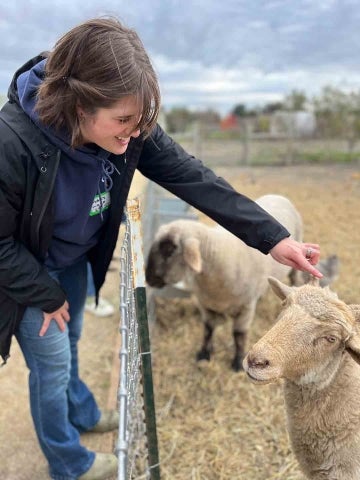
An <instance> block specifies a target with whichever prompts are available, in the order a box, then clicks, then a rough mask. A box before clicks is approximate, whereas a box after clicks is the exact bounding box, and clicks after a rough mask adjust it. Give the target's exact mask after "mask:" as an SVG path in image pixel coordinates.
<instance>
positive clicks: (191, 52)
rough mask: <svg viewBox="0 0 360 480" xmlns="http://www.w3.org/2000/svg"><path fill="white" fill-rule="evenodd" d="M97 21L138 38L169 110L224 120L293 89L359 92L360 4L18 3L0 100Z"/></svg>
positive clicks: (0, 18)
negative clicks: (241, 106)
mask: <svg viewBox="0 0 360 480" xmlns="http://www.w3.org/2000/svg"><path fill="white" fill-rule="evenodd" d="M5 4H6V5H5ZM100 15H115V16H117V17H118V18H119V19H120V20H122V21H123V22H124V23H125V24H126V25H127V26H129V27H133V28H135V29H136V30H137V32H138V33H139V35H140V37H141V38H142V41H143V43H144V45H145V47H146V49H147V51H148V53H149V54H150V56H151V58H152V61H153V64H154V67H155V70H156V71H157V73H158V76H159V80H160V85H161V90H162V96H163V105H164V107H165V108H167V109H168V108H171V107H173V106H186V107H188V108H194V109H196V108H200V109H205V108H209V107H210V108H214V109H217V110H218V111H220V112H221V113H222V114H225V113H227V112H228V111H230V110H231V109H232V108H233V107H234V105H236V104H238V103H245V104H246V105H248V106H251V107H252V106H256V105H263V104H265V103H268V102H272V101H277V100H281V99H283V97H284V95H286V94H288V93H290V92H291V90H293V89H298V90H303V91H305V93H306V94H307V95H308V96H309V97H311V96H313V95H317V94H318V93H319V92H320V91H321V89H322V88H323V86H325V85H331V86H334V87H337V88H341V89H343V90H346V91H350V90H358V89H359V88H360V58H359V57H360V56H359V52H360V9H359V3H358V0H12V1H8V2H5V1H3V2H1V5H0V62H1V63H0V65H1V68H0V93H6V91H7V87H8V84H9V82H10V79H11V77H12V74H13V72H14V71H15V70H16V69H17V68H18V66H20V65H21V64H22V63H23V62H25V61H26V60H28V59H29V58H30V57H32V56H34V55H36V54H37V53H39V52H40V51H42V50H46V49H51V48H52V47H53V45H54V43H55V41H56V39H57V38H58V37H59V36H60V35H62V34H63V33H64V32H65V31H67V30H68V29H70V28H71V27H73V26H75V25H76V24H78V23H80V22H81V21H83V20H85V19H88V18H90V17H95V16H100Z"/></svg>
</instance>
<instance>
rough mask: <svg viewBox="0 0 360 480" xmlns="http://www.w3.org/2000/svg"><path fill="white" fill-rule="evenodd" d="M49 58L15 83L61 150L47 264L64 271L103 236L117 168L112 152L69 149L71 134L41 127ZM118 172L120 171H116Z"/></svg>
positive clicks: (25, 105)
mask: <svg viewBox="0 0 360 480" xmlns="http://www.w3.org/2000/svg"><path fill="white" fill-rule="evenodd" d="M45 62H46V59H45V60H43V61H41V62H40V63H38V64H37V65H35V66H34V67H33V68H32V69H31V70H29V71H27V72H25V73H22V74H21V75H20V76H19V78H18V80H17V88H18V95H19V100H20V104H21V106H22V108H23V109H24V111H25V112H26V113H27V115H29V117H30V118H31V119H32V120H33V121H34V123H36V125H37V126H38V127H39V128H40V129H41V130H42V131H43V132H44V133H45V135H47V136H48V138H49V140H50V141H51V143H53V144H54V145H55V146H57V147H59V148H60V149H61V151H62V155H61V161H60V165H59V170H58V173H57V177H56V182H55V222H54V232H53V239H52V242H51V245H50V248H49V252H48V257H47V260H46V262H45V263H46V264H47V265H48V266H51V267H55V268H62V267H66V266H68V265H71V264H73V263H75V262H76V261H78V260H80V259H81V258H83V257H84V256H85V255H86V252H87V251H88V250H90V249H91V247H93V246H94V245H95V244H96V243H97V241H98V239H99V237H100V234H101V229H102V228H103V227H104V225H105V223H106V221H107V218H108V209H109V207H110V193H109V190H110V188H111V185H112V180H111V174H112V173H113V172H114V166H113V164H112V163H111V162H110V160H109V159H108V157H109V155H110V153H109V152H107V151H105V150H103V149H101V148H100V147H97V146H96V145H94V146H91V147H90V146H83V147H80V148H76V149H73V148H71V147H70V141H69V139H70V136H69V135H68V134H66V133H65V132H62V133H58V132H55V131H54V130H52V129H51V128H48V127H46V126H44V125H43V124H41V122H40V121H39V118H38V115H37V113H36V112H35V110H34V107H35V102H36V93H37V89H38V87H39V85H40V83H41V82H42V79H43V78H44V68H45ZM117 173H119V172H117Z"/></svg>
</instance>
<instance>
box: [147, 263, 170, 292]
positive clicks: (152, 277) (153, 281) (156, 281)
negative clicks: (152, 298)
mask: <svg viewBox="0 0 360 480" xmlns="http://www.w3.org/2000/svg"><path fill="white" fill-rule="evenodd" d="M145 279H146V282H147V284H148V285H150V287H155V288H162V287H164V286H165V282H164V280H163V278H162V277H160V276H159V275H156V273H154V272H153V271H151V269H150V268H147V269H146V271H145Z"/></svg>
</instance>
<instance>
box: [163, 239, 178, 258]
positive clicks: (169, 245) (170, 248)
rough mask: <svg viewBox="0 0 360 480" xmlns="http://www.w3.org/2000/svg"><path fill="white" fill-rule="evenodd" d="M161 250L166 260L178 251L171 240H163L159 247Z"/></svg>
mask: <svg viewBox="0 0 360 480" xmlns="http://www.w3.org/2000/svg"><path fill="white" fill-rule="evenodd" d="M159 250H160V253H161V255H162V256H163V257H164V258H169V257H171V255H172V254H173V253H174V251H175V250H176V246H175V245H174V243H173V242H172V241H171V240H163V241H162V242H161V243H160V245H159Z"/></svg>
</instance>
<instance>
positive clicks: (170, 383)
mask: <svg viewBox="0 0 360 480" xmlns="http://www.w3.org/2000/svg"><path fill="white" fill-rule="evenodd" d="M217 173H218V174H220V175H221V176H223V177H225V178H226V179H227V180H229V181H230V182H231V183H232V184H233V185H234V186H235V187H236V188H237V189H238V190H239V191H240V192H242V193H244V194H246V195H248V196H250V197H251V198H253V199H255V198H257V197H258V196H260V195H262V194H265V193H278V194H283V195H285V196H287V197H288V198H289V199H290V200H292V201H293V202H294V204H295V205H296V207H297V208H298V210H299V211H300V213H301V214H302V217H303V220H304V226H305V236H304V239H305V240H306V241H311V242H319V243H320V245H321V248H322V256H323V257H326V256H328V255H331V254H333V253H336V254H337V255H338V256H339V258H340V277H339V279H338V280H337V281H336V282H335V283H334V284H333V286H332V287H333V289H334V290H335V291H336V292H337V293H338V295H339V297H340V298H341V299H342V300H344V301H346V302H348V303H360V256H359V245H360V216H359V214H358V210H359V205H360V170H359V168H358V167H335V166H328V167H321V168H320V167H283V168H281V167H280V168H257V169H253V170H245V169H242V170H238V169H220V168H219V169H218V170H217ZM201 219H202V220H203V221H206V222H209V221H208V220H207V219H205V218H204V217H201ZM210 223H211V222H210ZM279 307H280V302H279V300H278V299H277V297H275V295H274V294H272V293H270V292H268V294H267V295H266V296H265V297H264V298H263V299H262V300H261V301H260V302H259V304H258V308H257V312H256V317H255V320H254V323H253V326H252V329H251V333H250V339H249V346H250V345H252V344H253V343H255V341H256V340H257V339H258V338H259V337H260V336H261V335H262V334H263V333H265V331H267V330H268V329H269V328H270V326H271V325H272V324H273V322H274V321H275V318H276V315H277V312H278V311H279ZM201 339H202V325H201V323H200V318H199V315H198V312H197V310H196V308H195V307H194V304H193V302H192V301H191V300H190V299H173V300H167V301H164V300H163V299H159V300H158V302H157V323H156V325H155V327H154V330H153V337H152V348H153V365H154V381H155V398H156V405H157V420H158V436H159V443H160V458H161V472H162V479H163V480H184V479H187V480H190V479H191V480H275V479H277V480H278V479H281V480H303V478H304V477H303V476H302V474H301V473H300V471H299V469H298V465H297V462H296V460H295V458H294V457H293V455H292V452H291V449H290V445H289V441H288V438H287V433H286V425H285V415H284V406H283V398H282V387H281V384H273V385H267V386H258V385H254V384H251V383H250V382H249V381H248V380H247V378H246V377H245V374H244V373H234V372H233V371H231V369H230V362H231V357H232V354H233V342H232V335H231V325H230V323H228V324H225V325H224V326H223V327H220V328H218V330H217V331H216V332H215V353H214V356H213V358H212V360H211V362H205V363H198V364H197V363H196V361H195V353H196V351H197V350H198V349H199V347H200V342H201Z"/></svg>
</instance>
